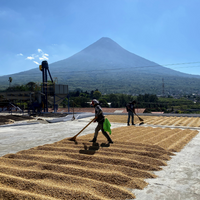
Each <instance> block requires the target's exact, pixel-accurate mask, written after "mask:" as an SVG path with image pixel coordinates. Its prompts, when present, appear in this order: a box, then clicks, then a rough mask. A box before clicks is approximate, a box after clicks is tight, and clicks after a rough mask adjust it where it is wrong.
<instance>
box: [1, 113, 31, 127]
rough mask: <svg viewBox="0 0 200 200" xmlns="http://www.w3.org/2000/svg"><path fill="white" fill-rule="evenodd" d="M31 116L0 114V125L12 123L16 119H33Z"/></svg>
mask: <svg viewBox="0 0 200 200" xmlns="http://www.w3.org/2000/svg"><path fill="white" fill-rule="evenodd" d="M33 119H34V118H33V117H29V116H25V115H0V125H4V124H12V123H14V122H16V121H26V120H33Z"/></svg>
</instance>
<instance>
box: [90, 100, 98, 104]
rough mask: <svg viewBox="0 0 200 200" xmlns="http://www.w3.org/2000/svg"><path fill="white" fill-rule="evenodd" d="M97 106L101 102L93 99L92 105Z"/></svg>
mask: <svg viewBox="0 0 200 200" xmlns="http://www.w3.org/2000/svg"><path fill="white" fill-rule="evenodd" d="M96 104H99V101H98V100H96V99H93V100H92V103H91V104H90V105H96Z"/></svg>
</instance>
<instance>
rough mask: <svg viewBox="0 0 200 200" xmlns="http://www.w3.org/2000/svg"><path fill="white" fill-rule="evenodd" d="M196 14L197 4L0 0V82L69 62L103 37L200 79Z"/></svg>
mask: <svg viewBox="0 0 200 200" xmlns="http://www.w3.org/2000/svg"><path fill="white" fill-rule="evenodd" d="M199 8H200V0H33V1H32V0H0V61H1V66H0V76H1V75H7V74H12V73H17V72H21V71H25V70H29V69H32V68H35V67H38V66H39V64H41V62H42V60H48V62H49V63H53V62H55V61H59V60H62V59H65V58H68V57H70V56H72V55H73V54H75V53H77V52H79V51H81V50H83V49H84V48H85V47H87V46H89V45H90V44H92V43H94V42H96V41H97V40H99V39H100V38H101V37H109V38H111V39H112V40H114V41H115V42H117V43H118V44H119V45H120V46H122V47H123V48H125V49H126V50H128V51H130V52H132V53H134V54H136V55H139V56H141V57H144V58H146V59H148V60H150V61H154V62H156V63H158V64H161V65H163V66H166V67H169V68H172V69H175V70H177V71H181V72H185V73H190V74H198V75H200V39H199V38H200V20H199V19H200V12H199ZM180 63H182V64H180ZM187 63H190V64H187ZM38 70H39V69H38Z"/></svg>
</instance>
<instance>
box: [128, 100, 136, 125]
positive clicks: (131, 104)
mask: <svg viewBox="0 0 200 200" xmlns="http://www.w3.org/2000/svg"><path fill="white" fill-rule="evenodd" d="M135 103H136V101H132V102H129V103H128V104H127V105H126V109H127V112H128V120H127V126H130V118H131V122H132V125H135V124H134V114H135Z"/></svg>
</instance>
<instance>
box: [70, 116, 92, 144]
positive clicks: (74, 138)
mask: <svg viewBox="0 0 200 200" xmlns="http://www.w3.org/2000/svg"><path fill="white" fill-rule="evenodd" d="M94 120H95V118H94V119H92V121H90V122H89V123H88V124H87V125H86V126H85V127H84V128H83V129H82V130H81V131H80V132H78V133H77V134H76V135H75V136H74V137H72V138H71V139H70V140H72V141H74V140H76V137H77V136H78V135H79V134H80V133H81V132H82V131H83V130H84V129H86V128H87V127H88V126H89V125H90V124H91V123H92V122H93V121H94Z"/></svg>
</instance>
